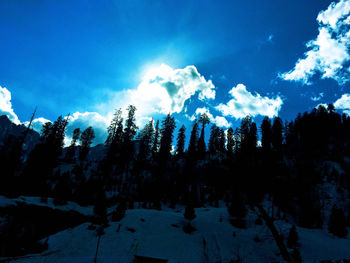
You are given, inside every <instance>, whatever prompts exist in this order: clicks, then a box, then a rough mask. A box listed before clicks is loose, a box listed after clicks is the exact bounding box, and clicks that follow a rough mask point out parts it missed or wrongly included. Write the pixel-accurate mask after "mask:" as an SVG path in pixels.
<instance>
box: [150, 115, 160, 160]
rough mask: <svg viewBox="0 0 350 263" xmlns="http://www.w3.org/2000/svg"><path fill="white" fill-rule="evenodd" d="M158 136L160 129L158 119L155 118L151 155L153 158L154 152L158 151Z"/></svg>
mask: <svg viewBox="0 0 350 263" xmlns="http://www.w3.org/2000/svg"><path fill="white" fill-rule="evenodd" d="M159 136H160V130H159V120H157V123H156V127H155V132H154V138H153V144H152V156H153V159H155V156H156V154H157V153H158V151H159V139H160V138H159Z"/></svg>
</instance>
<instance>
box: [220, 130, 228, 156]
mask: <svg viewBox="0 0 350 263" xmlns="http://www.w3.org/2000/svg"><path fill="white" fill-rule="evenodd" d="M218 150H219V151H220V152H225V150H226V134H225V131H224V129H219V138H218Z"/></svg>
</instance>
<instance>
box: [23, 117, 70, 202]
mask: <svg viewBox="0 0 350 263" xmlns="http://www.w3.org/2000/svg"><path fill="white" fill-rule="evenodd" d="M68 118H69V117H66V118H63V117H62V116H59V117H58V118H57V120H56V121H55V122H54V123H53V124H52V123H49V122H48V123H46V124H45V125H44V126H43V128H42V133H41V138H40V139H41V143H39V144H37V145H36V146H35V147H34V149H33V151H32V152H31V153H30V155H29V158H28V161H27V165H26V167H25V169H24V171H23V174H22V177H21V179H22V180H23V181H22V186H23V187H24V188H25V189H24V191H25V193H26V194H44V195H47V194H48V187H47V180H48V177H49V176H50V175H51V174H52V171H53V168H55V167H56V166H57V164H58V158H59V156H60V155H61V153H62V148H63V144H64V134H65V131H66V127H67V125H68Z"/></svg>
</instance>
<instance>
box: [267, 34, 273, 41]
mask: <svg viewBox="0 0 350 263" xmlns="http://www.w3.org/2000/svg"><path fill="white" fill-rule="evenodd" d="M273 38H274V35H273V34H271V35H269V36H268V37H267V42H271V43H272V42H273Z"/></svg>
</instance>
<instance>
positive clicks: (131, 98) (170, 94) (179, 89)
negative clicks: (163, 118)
mask: <svg viewBox="0 0 350 263" xmlns="http://www.w3.org/2000/svg"><path fill="white" fill-rule="evenodd" d="M194 96H197V97H198V99H199V100H201V101H206V100H208V99H215V86H214V85H213V83H212V81H211V80H206V79H205V78H204V77H203V76H201V74H200V73H199V72H198V70H197V69H196V67H195V66H187V67H185V68H183V69H173V68H171V67H170V66H168V65H165V64H162V65H160V66H158V67H154V68H151V69H149V70H148V72H146V73H145V75H144V77H143V79H142V81H141V83H140V84H139V85H138V86H137V88H136V89H129V90H126V91H122V92H120V91H119V92H115V95H114V96H112V97H113V98H112V99H111V101H110V102H108V103H106V104H105V105H101V108H103V110H104V109H105V108H107V109H111V108H114V107H115V105H119V107H121V108H122V109H123V111H125V109H126V107H127V106H128V105H130V104H132V105H134V106H136V109H137V110H136V119H137V121H138V125H141V124H142V123H143V121H142V120H148V119H149V117H151V116H153V115H154V114H168V113H180V112H182V111H183V110H184V108H185V107H184V105H185V102H186V101H188V100H190V99H191V98H192V97H194ZM112 105H113V106H112Z"/></svg>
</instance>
